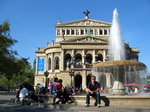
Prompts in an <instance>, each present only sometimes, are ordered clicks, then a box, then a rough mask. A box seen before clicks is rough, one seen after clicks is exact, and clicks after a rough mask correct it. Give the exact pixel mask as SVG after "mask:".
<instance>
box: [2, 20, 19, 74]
mask: <svg viewBox="0 0 150 112" xmlns="http://www.w3.org/2000/svg"><path fill="white" fill-rule="evenodd" d="M9 26H10V24H9V22H8V21H5V22H4V23H3V24H2V25H0V70H1V71H0V72H1V74H7V72H10V71H8V68H10V69H9V70H11V67H12V66H13V64H14V59H15V55H17V51H15V50H13V49H12V46H13V45H14V44H15V43H16V42H17V41H16V40H14V39H12V38H11V37H10V28H9Z"/></svg>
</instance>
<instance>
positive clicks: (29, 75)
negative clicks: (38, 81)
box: [27, 73, 32, 84]
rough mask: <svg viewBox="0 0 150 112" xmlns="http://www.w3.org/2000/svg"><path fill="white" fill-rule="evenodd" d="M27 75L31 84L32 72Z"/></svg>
mask: <svg viewBox="0 0 150 112" xmlns="http://www.w3.org/2000/svg"><path fill="white" fill-rule="evenodd" d="M27 77H28V78H29V84H30V78H31V77H32V74H31V73H29V74H28V76H27Z"/></svg>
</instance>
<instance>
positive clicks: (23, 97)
mask: <svg viewBox="0 0 150 112" xmlns="http://www.w3.org/2000/svg"><path fill="white" fill-rule="evenodd" d="M22 87H23V88H22V89H21V91H20V94H19V99H20V101H23V100H24V99H25V98H26V96H28V90H27V89H26V88H27V83H23V84H22Z"/></svg>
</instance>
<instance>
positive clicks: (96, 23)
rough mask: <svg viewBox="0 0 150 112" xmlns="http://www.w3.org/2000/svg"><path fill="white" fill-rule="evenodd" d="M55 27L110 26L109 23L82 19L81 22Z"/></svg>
mask: <svg viewBox="0 0 150 112" xmlns="http://www.w3.org/2000/svg"><path fill="white" fill-rule="evenodd" d="M56 26H111V23H108V22H103V21H98V20H93V19H82V20H77V21H72V22H67V23H61V24H57V25H56Z"/></svg>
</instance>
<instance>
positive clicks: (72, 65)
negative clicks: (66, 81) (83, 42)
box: [71, 49, 75, 68]
mask: <svg viewBox="0 0 150 112" xmlns="http://www.w3.org/2000/svg"><path fill="white" fill-rule="evenodd" d="M71 58H72V60H71V61H72V62H73V63H72V64H71V68H74V64H75V59H74V58H75V56H74V49H72V53H71Z"/></svg>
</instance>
